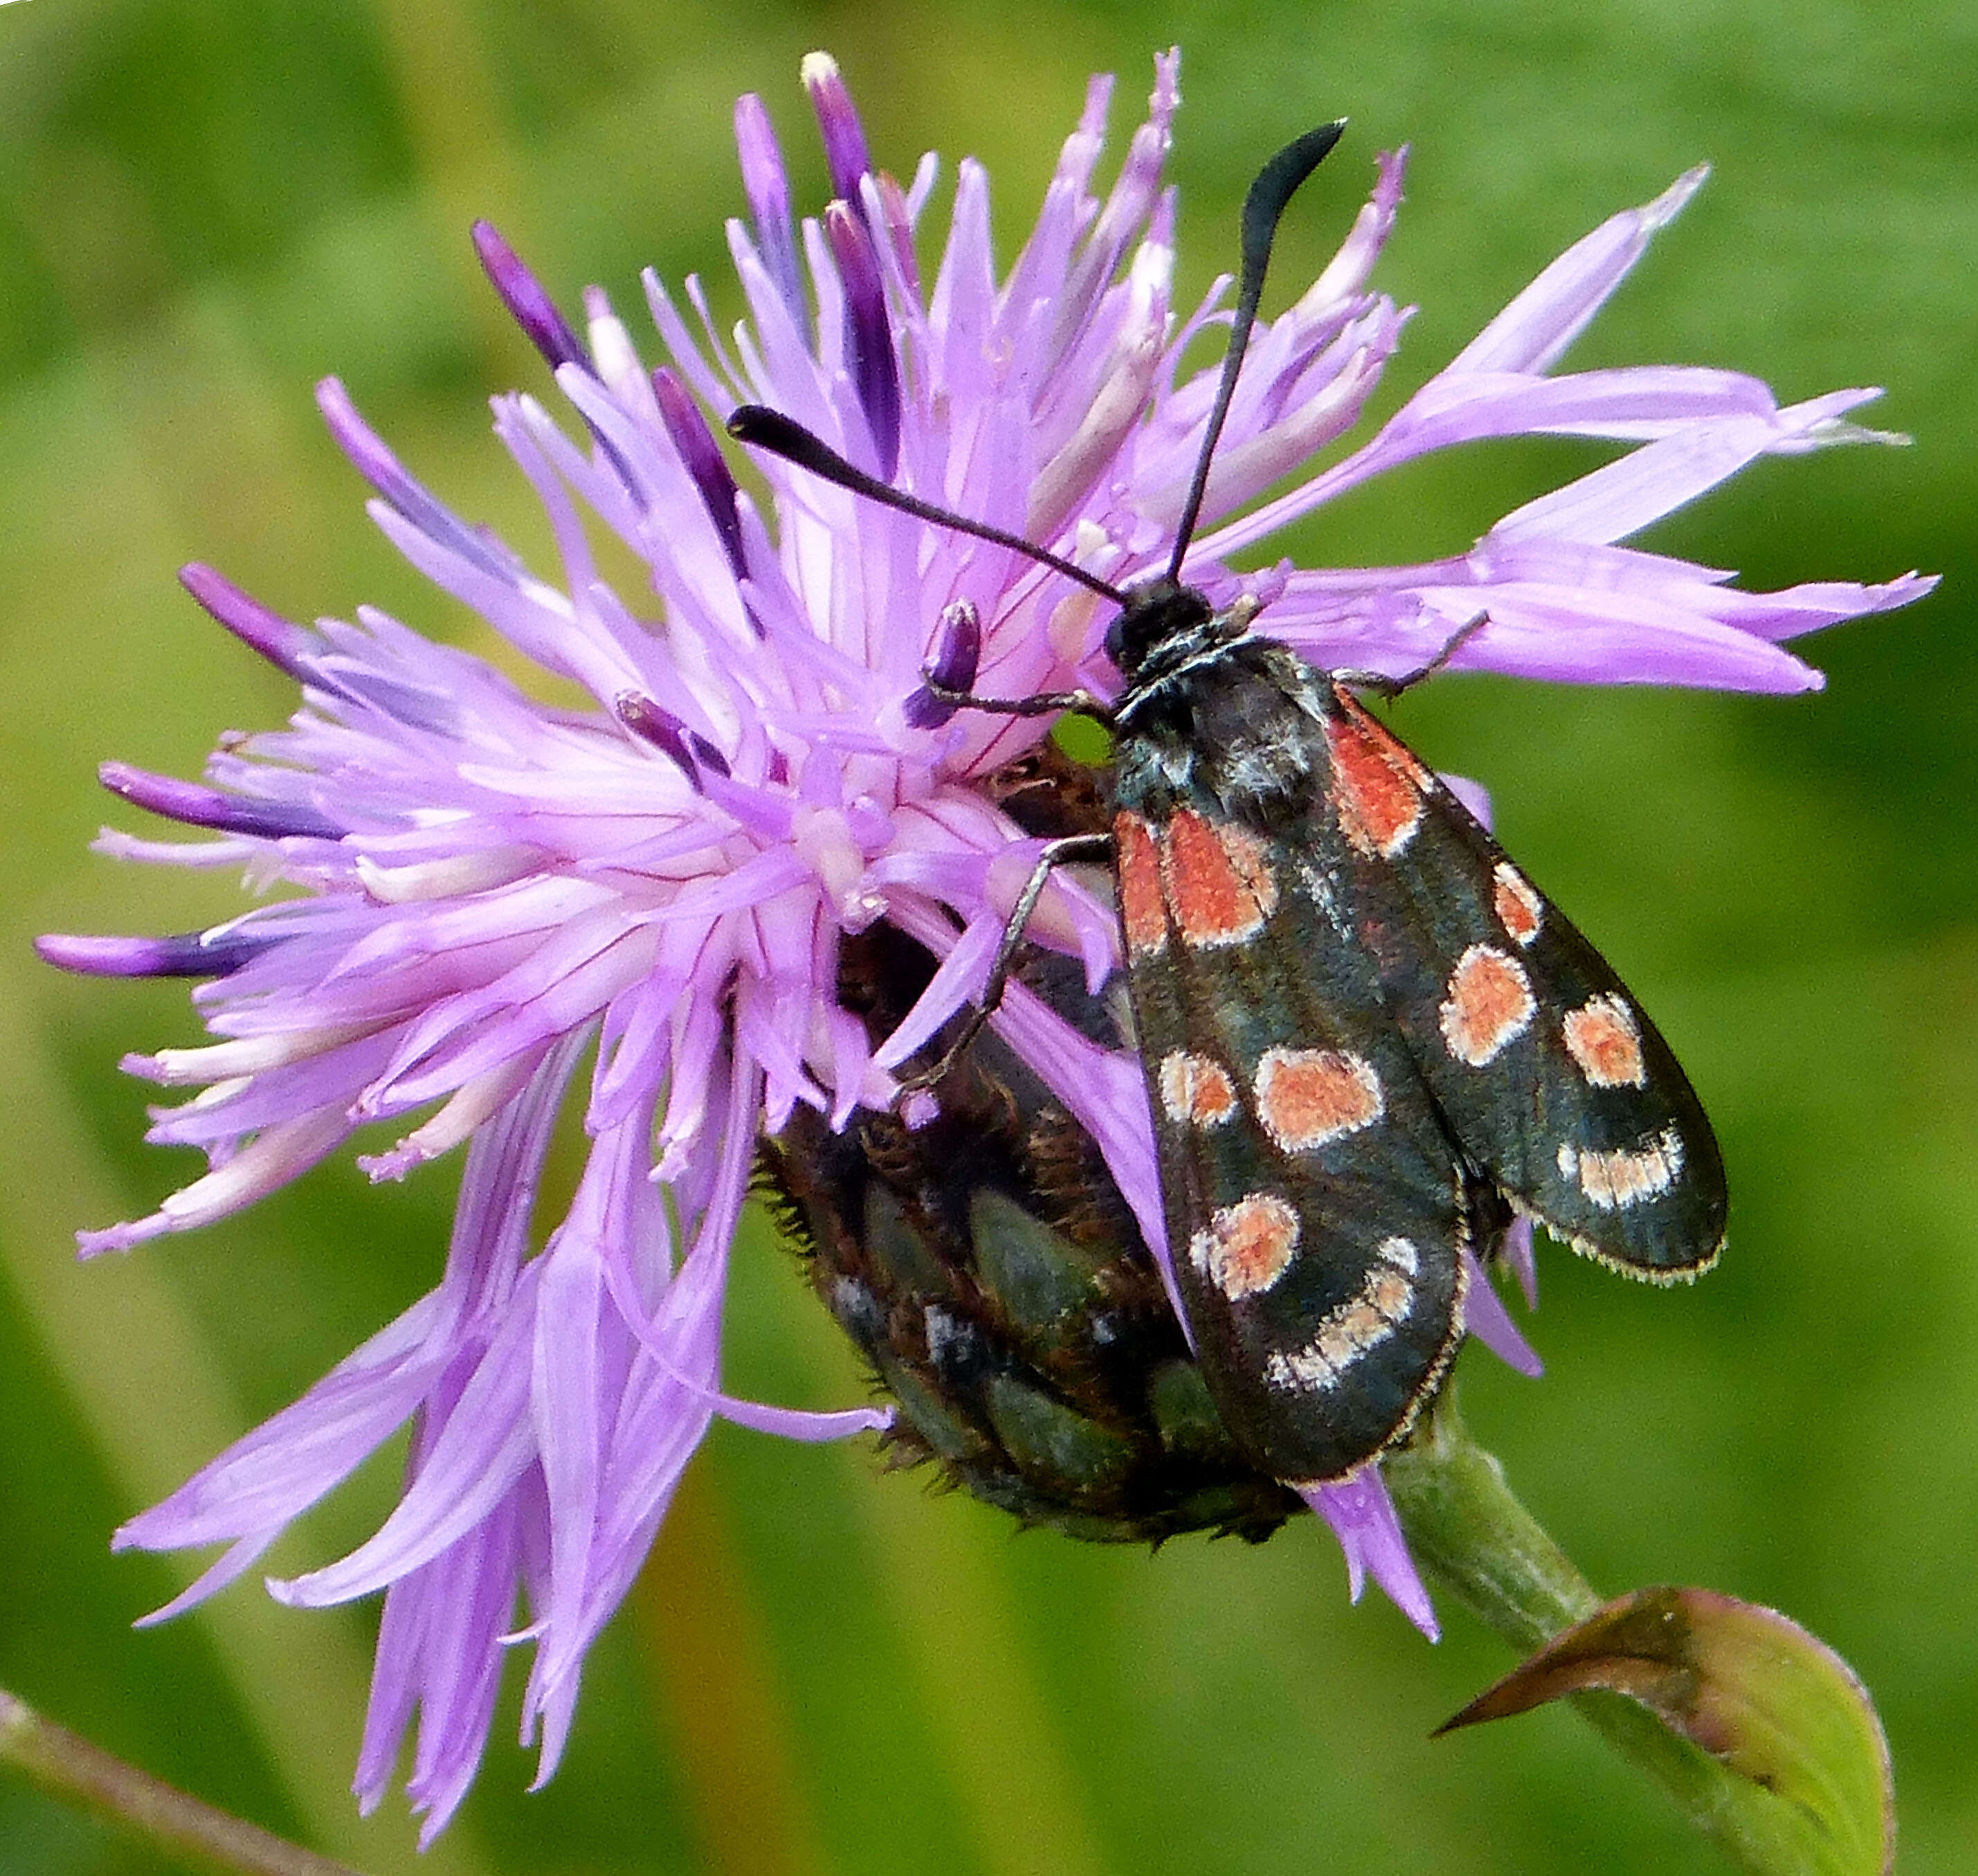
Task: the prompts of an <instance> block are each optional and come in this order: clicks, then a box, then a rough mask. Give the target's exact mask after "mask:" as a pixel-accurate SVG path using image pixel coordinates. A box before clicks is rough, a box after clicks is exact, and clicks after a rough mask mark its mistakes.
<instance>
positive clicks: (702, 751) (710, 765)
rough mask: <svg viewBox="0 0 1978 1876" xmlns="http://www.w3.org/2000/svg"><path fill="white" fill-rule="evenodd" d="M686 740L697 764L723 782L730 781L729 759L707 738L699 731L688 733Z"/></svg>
mask: <svg viewBox="0 0 1978 1876" xmlns="http://www.w3.org/2000/svg"><path fill="white" fill-rule="evenodd" d="M686 740H687V746H688V747H689V748H690V749H692V750H693V759H694V760H695V761H696V762H697V763H700V766H702V767H703V769H707V770H708V771H709V773H712V774H714V775H718V776H720V777H721V778H722V779H723V781H726V779H728V776H729V773H731V772H730V770H729V766H728V758H727V757H726V756H724V755H723V754H722V753H721V752H720V750H719V749H716V747H715V746H714V745H713V743H710V742H709V741H708V739H706V737H705V736H703V735H702V734H701V733H700V731H699V730H689V731H688V732H687V733H686Z"/></svg>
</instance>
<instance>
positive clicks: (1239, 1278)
mask: <svg viewBox="0 0 1978 1876" xmlns="http://www.w3.org/2000/svg"><path fill="white" fill-rule="evenodd" d="M1297 1251H1298V1213H1297V1212H1296V1211H1295V1210H1294V1209H1292V1206H1290V1205H1289V1204H1288V1203H1286V1202H1285V1200H1284V1199H1281V1198H1279V1197H1278V1196H1277V1195H1276V1194H1275V1193H1268V1192H1253V1193H1249V1194H1248V1195H1247V1196H1245V1197H1243V1198H1241V1199H1238V1200H1237V1201H1236V1203H1235V1204H1234V1205H1226V1206H1223V1207H1222V1209H1220V1210H1219V1211H1218V1212H1216V1213H1215V1214H1214V1215H1213V1216H1212V1217H1211V1218H1210V1219H1209V1223H1208V1224H1207V1225H1206V1226H1204V1227H1203V1228H1202V1229H1201V1230H1199V1231H1198V1232H1196V1234H1195V1236H1193V1237H1192V1239H1190V1240H1189V1256H1190V1258H1191V1259H1192V1261H1193V1262H1194V1265H1195V1267H1196V1269H1198V1270H1199V1271H1200V1272H1202V1275H1204V1276H1205V1277H1206V1278H1207V1279H1209V1282H1212V1283H1213V1284H1214V1285H1216V1288H1217V1289H1219V1290H1220V1291H1221V1292H1222V1293H1223V1295H1226V1296H1227V1297H1228V1298H1229V1299H1230V1300H1231V1301H1232V1302H1235V1300H1236V1299H1238V1298H1239V1297H1242V1296H1249V1295H1254V1294H1255V1292H1257V1291H1259V1290H1265V1289H1269V1288H1270V1287H1271V1285H1272V1284H1273V1283H1275V1282H1277V1280H1278V1278H1280V1277H1281V1276H1282V1275H1284V1273H1285V1271H1286V1270H1287V1269H1288V1268H1289V1267H1290V1265H1291V1261H1292V1258H1293V1256H1295V1255H1296V1253H1297Z"/></svg>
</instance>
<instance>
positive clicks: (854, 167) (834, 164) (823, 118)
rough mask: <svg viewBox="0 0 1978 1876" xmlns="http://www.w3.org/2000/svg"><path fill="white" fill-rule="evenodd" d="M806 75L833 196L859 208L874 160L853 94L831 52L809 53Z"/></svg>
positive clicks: (805, 67)
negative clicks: (862, 183)
mask: <svg viewBox="0 0 1978 1876" xmlns="http://www.w3.org/2000/svg"><path fill="white" fill-rule="evenodd" d="M802 78H803V84H804V89H805V91H808V92H809V94H810V101H811V108H812V110H814V111H815V112H816V113H817V127H818V130H819V133H820V134H821V135H822V137H823V140H824V160H825V167H826V168H827V169H829V171H830V173H831V190H832V194H834V195H835V196H836V197H838V200H840V201H842V202H845V203H853V204H855V203H857V202H858V199H859V189H858V184H859V181H860V180H861V178H862V177H865V176H867V175H869V174H871V173H872V157H871V155H870V154H868V151H867V150H866V147H865V127H864V126H863V125H862V124H860V122H859V121H858V111H856V110H855V109H854V108H853V106H852V94H851V93H850V92H849V91H847V90H846V89H845V81H844V79H843V78H842V77H841V76H840V75H839V73H838V61H837V60H835V58H832V56H831V55H830V54H829V52H806V53H805V55H804V60H803V65H802Z"/></svg>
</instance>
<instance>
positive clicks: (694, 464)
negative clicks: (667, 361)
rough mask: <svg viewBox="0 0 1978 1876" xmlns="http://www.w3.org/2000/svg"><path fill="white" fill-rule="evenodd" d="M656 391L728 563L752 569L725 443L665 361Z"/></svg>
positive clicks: (655, 375) (662, 415)
mask: <svg viewBox="0 0 1978 1876" xmlns="http://www.w3.org/2000/svg"><path fill="white" fill-rule="evenodd" d="M653 396H654V397H656V398H657V399H658V400H659V405H660V419H661V421H662V422H663V423H664V424H665V425H666V435H668V436H670V437H671V438H673V448H676V450H678V451H679V452H680V461H681V462H682V463H683V464H684V465H686V472H687V474H688V475H690V476H692V477H693V481H694V486H695V487H696V488H698V489H699V490H700V498H701V500H702V501H703V502H704V503H705V504H706V508H707V512H708V514H709V516H710V517H711V518H712V519H713V522H714V526H715V531H716V533H718V534H719V535H720V536H721V545H722V548H723V551H724V552H726V554H727V556H728V564H729V566H731V567H733V568H734V570H735V572H736V576H737V577H741V576H742V575H743V574H746V572H747V571H748V570H747V568H746V566H745V565H744V564H743V553H742V520H741V517H740V516H739V515H738V514H736V511H735V500H736V495H738V494H739V491H738V490H737V488H736V486H735V478H734V477H733V475H730V474H729V470H728V462H727V458H726V457H724V456H723V455H722V453H721V445H719V443H717V442H716V441H715V440H714V432H713V431H712V430H710V429H709V428H708V427H707V419H706V418H705V417H703V415H701V414H700V405H698V404H696V402H694V401H693V394H692V393H691V392H689V391H688V389H687V388H686V385H683V384H682V383H681V382H680V379H679V377H678V376H677V375H676V373H674V372H672V371H670V370H669V369H667V368H666V366H663V365H662V366H659V367H658V368H657V369H656V370H655V371H654V372H653Z"/></svg>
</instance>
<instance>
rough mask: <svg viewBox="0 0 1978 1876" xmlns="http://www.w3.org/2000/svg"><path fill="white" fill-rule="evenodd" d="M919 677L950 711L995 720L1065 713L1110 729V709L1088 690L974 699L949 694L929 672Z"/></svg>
mask: <svg viewBox="0 0 1978 1876" xmlns="http://www.w3.org/2000/svg"><path fill="white" fill-rule="evenodd" d="M921 679H922V680H923V681H924V683H925V685H926V687H927V693H928V696H931V698H933V699H934V702H935V703H944V704H946V705H947V706H948V708H949V709H950V710H986V711H987V712H988V713H990V714H991V716H1051V715H1052V714H1054V713H1056V712H1057V711H1060V710H1069V711H1070V712H1071V713H1073V714H1074V715H1076V716H1090V718H1091V719H1092V720H1093V721H1094V722H1095V723H1097V724H1099V726H1100V727H1101V728H1102V729H1106V730H1110V729H1111V728H1112V727H1113V710H1112V706H1110V704H1107V703H1105V702H1104V701H1103V700H1101V699H1100V698H1098V697H1096V696H1093V693H1091V692H1090V691H1089V690H1046V691H1042V692H1040V693H1038V694H1037V696H1032V697H978V696H976V695H975V694H974V692H973V691H969V690H950V689H949V688H948V686H947V685H945V684H944V683H941V682H940V681H939V680H938V679H937V678H936V677H934V674H933V673H931V672H930V671H922V672H921Z"/></svg>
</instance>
